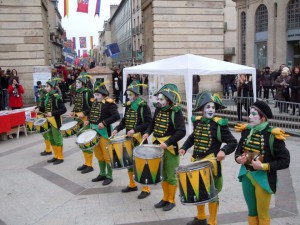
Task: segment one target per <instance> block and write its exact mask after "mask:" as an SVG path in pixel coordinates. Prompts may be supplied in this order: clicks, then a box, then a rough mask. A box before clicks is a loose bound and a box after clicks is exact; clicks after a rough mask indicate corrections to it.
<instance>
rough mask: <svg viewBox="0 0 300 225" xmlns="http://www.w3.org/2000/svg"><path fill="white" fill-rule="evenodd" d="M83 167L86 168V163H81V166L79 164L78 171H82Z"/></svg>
mask: <svg viewBox="0 0 300 225" xmlns="http://www.w3.org/2000/svg"><path fill="white" fill-rule="evenodd" d="M85 168H87V165H85V164H83V165H82V166H79V167H78V168H77V170H78V171H82V170H84V169H85Z"/></svg>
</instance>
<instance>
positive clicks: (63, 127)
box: [60, 121, 78, 130]
mask: <svg viewBox="0 0 300 225" xmlns="http://www.w3.org/2000/svg"><path fill="white" fill-rule="evenodd" d="M77 123H78V122H77V121H71V122H68V123H66V124H63V125H62V126H61V128H60V130H69V129H70V128H72V127H74V126H76V124H77Z"/></svg>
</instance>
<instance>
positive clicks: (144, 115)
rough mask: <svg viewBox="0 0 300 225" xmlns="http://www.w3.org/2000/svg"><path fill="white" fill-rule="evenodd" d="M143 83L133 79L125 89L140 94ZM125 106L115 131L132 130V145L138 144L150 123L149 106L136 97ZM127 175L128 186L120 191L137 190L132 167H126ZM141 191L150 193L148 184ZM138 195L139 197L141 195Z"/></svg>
mask: <svg viewBox="0 0 300 225" xmlns="http://www.w3.org/2000/svg"><path fill="white" fill-rule="evenodd" d="M141 85H143V84H140V83H139V82H137V81H133V82H132V83H131V84H130V85H129V86H128V88H127V91H131V92H133V93H135V94H137V95H140V86H141ZM124 107H125V115H124V117H123V119H122V120H121V122H120V123H119V125H118V126H117V127H115V130H116V131H117V132H119V131H121V130H123V129H126V133H127V132H128V131H130V130H131V129H133V130H134V132H135V133H134V135H133V145H134V147H135V146H138V145H139V144H140V143H141V142H142V136H143V134H144V133H145V130H146V129H147V128H148V126H149V125H150V124H151V123H152V117H151V111H150V108H149V106H148V105H147V102H146V101H144V100H143V99H141V98H140V97H138V98H137V99H136V100H135V101H134V102H129V101H128V102H126V103H125V104H124ZM143 143H144V144H147V140H144V142H143ZM128 177H129V181H130V183H129V185H128V188H125V189H123V190H122V192H128V191H131V190H137V184H136V183H135V181H134V179H133V168H129V169H128ZM142 192H146V193H147V194H148V195H149V193H150V187H149V186H143V188H142ZM146 193H145V195H140V197H139V198H141V197H142V196H147V194H146Z"/></svg>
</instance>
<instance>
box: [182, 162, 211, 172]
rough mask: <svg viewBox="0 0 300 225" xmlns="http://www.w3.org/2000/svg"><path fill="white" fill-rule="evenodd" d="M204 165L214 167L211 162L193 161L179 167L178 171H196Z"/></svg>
mask: <svg viewBox="0 0 300 225" xmlns="http://www.w3.org/2000/svg"><path fill="white" fill-rule="evenodd" d="M204 167H212V163H211V162H193V163H191V164H188V165H184V166H179V167H177V169H176V171H178V172H185V171H194V170H198V169H200V168H204Z"/></svg>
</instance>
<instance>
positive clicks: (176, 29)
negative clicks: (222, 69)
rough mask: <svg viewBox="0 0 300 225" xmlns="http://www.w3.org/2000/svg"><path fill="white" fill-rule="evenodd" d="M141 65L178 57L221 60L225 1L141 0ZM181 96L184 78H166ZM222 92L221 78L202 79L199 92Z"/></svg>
mask: <svg viewBox="0 0 300 225" xmlns="http://www.w3.org/2000/svg"><path fill="white" fill-rule="evenodd" d="M141 3H142V14H143V36H144V38H143V39H144V40H143V43H144V48H143V51H144V62H151V61H156V60H159V59H164V58H168V57H172V56H177V55H181V54H187V53H191V54H195V55H201V56H204V57H210V58H215V59H220V60H223V59H224V7H225V0H215V1H214V0H203V1H187V0H186V1H183V0H175V1H172V3H170V1H167V0H142V1H141ZM163 79H164V83H169V82H170V83H176V84H177V86H178V87H179V88H180V90H179V91H180V92H181V93H182V94H183V95H184V93H185V90H184V85H182V84H183V83H184V80H183V77H182V76H181V77H178V78H177V79H176V80H174V77H168V76H165V77H164V78H163ZM158 83H160V82H158ZM205 89H209V90H212V91H217V92H220V91H221V85H220V75H216V76H209V78H208V77H205V76H203V77H202V78H201V82H200V91H203V90H205Z"/></svg>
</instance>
